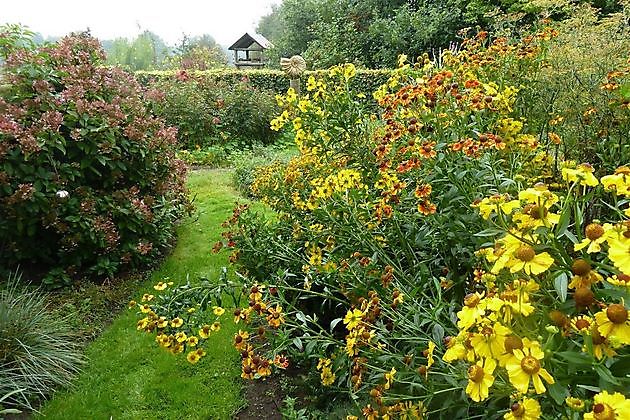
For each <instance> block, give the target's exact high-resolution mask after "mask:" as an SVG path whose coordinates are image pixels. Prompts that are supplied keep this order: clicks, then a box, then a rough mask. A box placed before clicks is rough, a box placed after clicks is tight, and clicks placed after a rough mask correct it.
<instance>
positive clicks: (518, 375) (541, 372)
mask: <svg viewBox="0 0 630 420" xmlns="http://www.w3.org/2000/svg"><path fill="white" fill-rule="evenodd" d="M514 356H515V357H516V361H517V362H518V363H514V362H512V363H508V364H507V365H506V366H505V368H506V370H507V372H508V375H509V377H510V383H512V385H513V386H514V388H516V389H517V390H518V391H519V392H520V393H522V394H526V393H527V390H528V388H529V383H530V381H531V382H533V383H534V389H535V390H536V393H537V394H542V393H543V392H545V391H546V388H545V385H544V384H543V381H542V379H544V380H545V381H546V382H547V383H548V384H553V383H555V381H554V379H553V377H552V376H551V375H550V374H549V372H547V371H546V370H545V369H544V368H542V366H541V365H540V360H543V359H544V358H545V353H544V352H543V351H542V350H541V349H540V345H539V344H538V343H537V342H536V341H533V342H531V343H530V346H529V347H523V349H522V350H521V349H515V350H514Z"/></svg>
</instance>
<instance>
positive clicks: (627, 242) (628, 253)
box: [608, 238, 630, 271]
mask: <svg viewBox="0 0 630 420" xmlns="http://www.w3.org/2000/svg"><path fill="white" fill-rule="evenodd" d="M608 245H609V246H610V249H608V258H610V260H611V261H612V262H613V264H614V265H615V267H617V268H618V269H619V270H621V271H624V270H627V269H628V267H630V239H626V238H624V239H616V238H615V239H609V240H608Z"/></svg>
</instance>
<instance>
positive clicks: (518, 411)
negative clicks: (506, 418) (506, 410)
mask: <svg viewBox="0 0 630 420" xmlns="http://www.w3.org/2000/svg"><path fill="white" fill-rule="evenodd" d="M511 410H512V415H513V416H514V417H516V418H522V417H523V415H524V414H525V407H524V406H523V405H521V404H519V403H514V404H512V408H511Z"/></svg>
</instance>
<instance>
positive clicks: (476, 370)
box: [466, 358, 497, 402]
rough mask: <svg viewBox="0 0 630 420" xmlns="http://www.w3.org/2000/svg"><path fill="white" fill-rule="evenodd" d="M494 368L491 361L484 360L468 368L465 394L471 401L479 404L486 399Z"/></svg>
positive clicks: (493, 363) (492, 381) (493, 362)
mask: <svg viewBox="0 0 630 420" xmlns="http://www.w3.org/2000/svg"><path fill="white" fill-rule="evenodd" d="M496 366H497V365H496V362H495V361H494V360H493V359H488V358H484V359H481V360H480V361H478V362H477V363H475V364H474V365H471V366H470V367H469V368H468V385H467V386H466V394H468V395H469V396H470V398H471V399H472V400H473V401H476V402H480V401H483V400H485V399H486V398H488V395H489V390H490V387H491V386H492V384H493V383H494V376H492V372H494V368H495V367H496Z"/></svg>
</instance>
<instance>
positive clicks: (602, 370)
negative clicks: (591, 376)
mask: <svg viewBox="0 0 630 420" xmlns="http://www.w3.org/2000/svg"><path fill="white" fill-rule="evenodd" d="M595 371H596V372H597V374H598V375H599V378H600V379H601V380H603V381H605V382H608V383H609V384H613V385H621V382H619V379H617V378H615V377H614V376H613V374H612V373H611V372H610V370H608V368H607V367H606V366H604V365H595Z"/></svg>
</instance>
